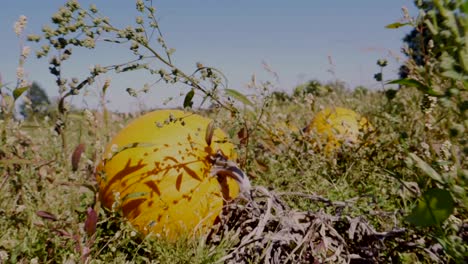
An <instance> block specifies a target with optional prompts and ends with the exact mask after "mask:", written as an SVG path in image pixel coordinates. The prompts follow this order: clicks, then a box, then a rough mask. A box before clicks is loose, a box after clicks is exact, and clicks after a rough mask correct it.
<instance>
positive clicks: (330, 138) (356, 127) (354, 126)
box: [305, 107, 372, 153]
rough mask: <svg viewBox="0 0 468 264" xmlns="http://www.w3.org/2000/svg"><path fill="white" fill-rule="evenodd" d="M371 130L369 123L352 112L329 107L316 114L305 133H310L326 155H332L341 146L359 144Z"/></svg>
mask: <svg viewBox="0 0 468 264" xmlns="http://www.w3.org/2000/svg"><path fill="white" fill-rule="evenodd" d="M371 129H372V126H371V125H370V123H369V121H368V120H367V119H366V118H365V117H362V116H361V115H359V114H358V113H356V112H354V111H353V110H350V109H347V108H342V107H330V108H325V109H323V110H322V111H320V112H318V113H317V114H316V115H315V117H314V118H313V119H312V122H311V123H310V124H309V125H308V126H307V127H306V128H305V132H306V133H311V135H312V136H313V138H314V139H315V140H317V141H318V143H320V145H322V146H324V151H325V152H326V153H332V152H333V151H335V150H336V149H338V148H340V147H341V146H342V144H348V145H355V144H357V143H360V142H361V139H362V136H363V135H364V134H365V133H367V132H369V131H370V130H371Z"/></svg>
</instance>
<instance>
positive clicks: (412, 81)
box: [387, 79, 443, 97]
mask: <svg viewBox="0 0 468 264" xmlns="http://www.w3.org/2000/svg"><path fill="white" fill-rule="evenodd" d="M387 84H400V85H404V86H409V87H416V88H417V89H418V90H420V91H421V92H423V93H425V94H428V95H431V96H437V97H441V96H443V94H441V93H439V92H437V91H435V90H434V89H432V88H431V87H429V86H427V85H425V84H423V83H422V82H420V81H418V80H415V79H398V80H393V81H389V82H387Z"/></svg>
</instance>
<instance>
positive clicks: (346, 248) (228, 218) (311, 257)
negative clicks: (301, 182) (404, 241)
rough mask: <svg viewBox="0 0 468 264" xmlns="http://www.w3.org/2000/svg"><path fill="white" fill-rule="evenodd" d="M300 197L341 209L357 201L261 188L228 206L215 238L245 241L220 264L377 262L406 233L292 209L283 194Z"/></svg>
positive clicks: (362, 221)
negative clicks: (376, 228) (339, 200)
mask: <svg viewBox="0 0 468 264" xmlns="http://www.w3.org/2000/svg"><path fill="white" fill-rule="evenodd" d="M284 195H299V196H302V197H305V198H308V199H311V200H313V201H319V202H322V203H325V204H328V205H332V206H336V207H340V206H348V205H349V204H350V203H352V201H347V202H332V201H330V200H328V199H326V198H323V197H320V196H315V195H308V194H301V193H275V192H273V191H268V190H267V189H266V188H265V187H261V186H260V187H258V186H257V187H255V188H254V189H253V192H252V198H253V199H252V200H250V201H248V202H247V203H239V202H238V203H231V204H229V205H227V206H226V208H225V210H224V212H223V214H222V216H221V222H220V223H219V225H218V229H217V231H216V232H215V234H213V235H212V239H213V242H216V241H221V238H222V237H228V236H231V237H232V238H238V239H239V241H238V243H237V244H236V246H235V247H234V248H232V249H231V251H230V252H229V253H228V254H227V255H226V256H224V257H223V258H221V259H219V260H218V262H217V263H375V262H379V260H382V259H381V258H382V256H381V252H382V251H383V249H385V246H386V245H385V241H386V240H394V239H395V238H398V237H400V236H402V235H404V234H405V233H406V230H405V229H404V228H395V229H393V230H390V231H387V232H377V231H376V230H375V229H374V227H373V226H372V225H371V224H369V222H368V221H367V220H366V219H365V218H364V217H355V218H353V217H349V216H343V215H341V216H340V215H335V216H334V215H330V214H327V213H325V212H324V211H323V210H320V211H318V212H311V211H306V212H303V211H297V210H294V209H291V208H290V207H289V206H288V205H287V204H286V202H285V201H284V200H283V199H282V198H281V196H284Z"/></svg>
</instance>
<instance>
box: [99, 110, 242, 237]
mask: <svg viewBox="0 0 468 264" xmlns="http://www.w3.org/2000/svg"><path fill="white" fill-rule="evenodd" d="M211 125H212V120H211V119H209V118H205V117H202V116H200V115H197V114H193V113H190V112H184V111H180V110H160V111H154V112H151V113H148V114H146V115H143V116H141V117H139V118H137V119H136V120H134V121H133V122H131V123H130V124H129V125H128V126H126V127H125V128H123V129H122V130H121V131H120V132H119V133H118V134H117V135H116V136H115V137H114V138H113V139H112V141H111V142H110V143H109V144H108V146H107V147H106V149H105V153H104V156H103V159H102V161H101V163H100V164H99V165H98V166H97V169H96V177H97V180H98V183H99V187H100V191H99V193H100V197H101V201H102V203H103V205H104V206H105V207H107V208H109V209H113V207H115V206H116V205H118V207H119V208H121V209H122V213H123V215H124V216H125V217H126V218H127V219H128V220H129V221H130V223H131V224H132V225H133V226H134V227H135V228H136V229H137V230H139V231H140V232H141V233H142V234H144V235H148V234H153V235H156V236H158V237H164V238H167V239H169V240H174V239H177V238H178V237H179V236H186V235H188V236H192V235H197V234H203V233H204V232H206V231H207V229H208V228H210V227H211V226H212V225H213V223H214V222H215V221H216V219H217V218H218V216H219V214H220V213H221V210H222V207H223V205H224V204H225V203H226V202H227V201H229V200H232V199H234V198H235V197H237V196H238V194H239V185H238V182H236V180H235V179H234V177H227V176H226V175H228V176H229V175H230V176H232V175H233V174H234V175H235V176H239V175H240V178H242V177H243V176H244V175H242V172H241V171H240V170H239V169H238V168H237V167H235V165H233V162H232V161H234V160H235V159H236V152H235V150H234V145H233V144H231V143H230V142H229V140H228V138H227V135H226V134H225V133H224V132H223V131H222V130H221V129H213V128H212V126H211ZM215 163H216V164H215ZM217 164H221V165H219V166H218V165H217ZM214 174H217V175H214ZM239 181H242V179H240V180H239ZM247 181H248V180H247ZM247 183H248V182H247ZM241 187H242V186H241ZM248 187H250V185H249V186H248Z"/></svg>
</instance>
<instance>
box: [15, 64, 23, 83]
mask: <svg viewBox="0 0 468 264" xmlns="http://www.w3.org/2000/svg"><path fill="white" fill-rule="evenodd" d="M16 78H17V79H18V80H22V79H23V78H24V68H23V67H21V66H20V67H18V68H16Z"/></svg>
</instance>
